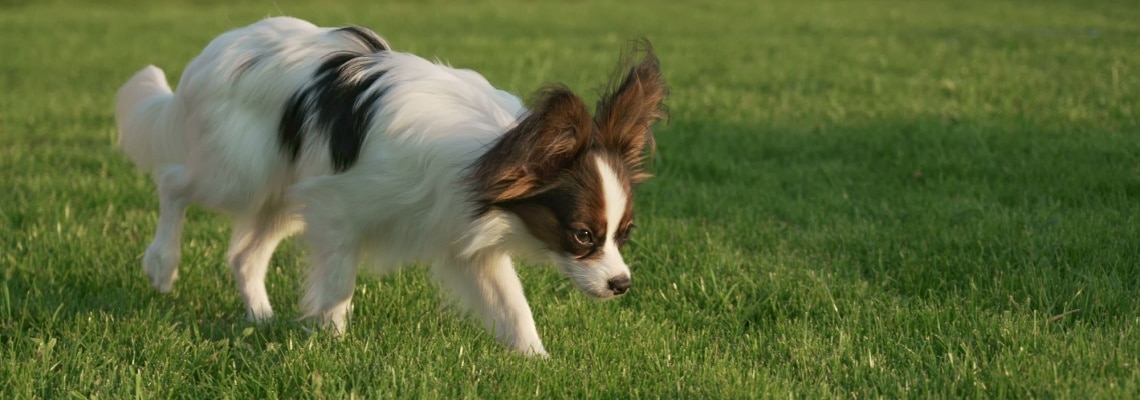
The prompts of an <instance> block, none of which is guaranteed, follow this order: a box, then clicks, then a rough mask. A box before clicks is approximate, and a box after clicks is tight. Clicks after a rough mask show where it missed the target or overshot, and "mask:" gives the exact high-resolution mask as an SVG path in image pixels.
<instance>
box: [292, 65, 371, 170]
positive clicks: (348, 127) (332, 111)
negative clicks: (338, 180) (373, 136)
mask: <svg viewBox="0 0 1140 400" xmlns="http://www.w3.org/2000/svg"><path fill="white" fill-rule="evenodd" d="M376 60H377V58H375V57H369V56H365V55H361V54H357V53H335V54H332V55H330V56H329V57H328V59H326V60H325V62H324V63H323V64H321V66H320V67H318V68H317V71H316V72H315V73H314V74H313V83H312V84H311V85H310V86H308V87H306V88H303V89H301V90H299V91H297V93H296V94H294V95H293V97H292V98H291V99H290V100H289V103H288V104H287V105H286V107H285V113H284V114H283V115H282V116H281V124H280V126H279V127H278V133H279V140H280V145H281V150H282V151H283V152H285V154H286V155H287V156H289V160H290V161H291V162H296V161H297V158H298V157H299V156H300V152H301V147H302V145H303V143H304V137H305V136H306V135H311V134H317V135H323V136H325V137H326V139H327V140H328V148H329V156H330V158H331V159H332V164H333V170H334V171H335V172H337V173H340V172H344V171H347V170H348V169H349V168H350V167H352V165H353V164H354V163H356V159H357V158H358V157H359V156H360V148H361V147H362V146H363V144H364V138H365V136H366V135H367V134H368V126H369V124H370V123H371V120H372V113H373V112H374V111H375V105H376V102H377V101H379V100H380V98H381V97H382V96H383V95H384V91H385V90H384V89H383V88H382V89H380V90H377V91H375V92H373V93H372V94H371V95H369V96H366V97H365V96H364V92H366V91H367V90H368V89H369V88H371V87H372V86H373V85H374V84H376V81H377V80H378V79H380V77H382V76H384V71H379V72H373V73H369V74H361V73H360V71H361V70H362V69H364V68H365V67H367V66H368V64H369V63H371V62H375V61H376Z"/></svg>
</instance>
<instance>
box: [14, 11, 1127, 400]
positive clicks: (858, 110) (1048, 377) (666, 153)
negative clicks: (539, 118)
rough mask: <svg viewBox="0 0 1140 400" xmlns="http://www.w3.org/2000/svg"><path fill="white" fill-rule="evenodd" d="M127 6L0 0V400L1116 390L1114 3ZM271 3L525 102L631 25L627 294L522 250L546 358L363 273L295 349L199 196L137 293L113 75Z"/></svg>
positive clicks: (291, 285)
mask: <svg viewBox="0 0 1140 400" xmlns="http://www.w3.org/2000/svg"><path fill="white" fill-rule="evenodd" d="M92 3H98V4H92ZM134 3H135V2H113V1H103V2H85V1H72V2H65V1H19V0H17V1H11V0H6V1H0V271H2V275H0V398H4V399H15V398H109V399H121V398H226V397H233V398H326V399H333V398H347V397H352V396H355V397H358V398H375V397H401V398H403V397H449V398H450V397H481V398H532V397H556V398H558V397H561V398H625V397H649V398H655V397H666V398H710V397H711V398H768V397H771V398H789V397H792V398H820V397H839V398H844V397H851V398H868V397H887V398H899V397H902V398H930V397H935V398H961V397H967V398H978V397H982V398H1116V399H1124V398H1137V397H1140V124H1138V121H1140V51H1138V49H1140V24H1137V21H1140V7H1137V6H1136V5H1135V4H1131V2H1127V1H1118V2H1107V1H1091V2H1078V1H1052V0H1047V1H1023V2H1010V1H980V0H979V1H967V2H917V1H916V2H908V1H865V0H855V1H841V0H833V1H793V0H787V1H784V0H781V1H739V2H719V1H710V2H675V3H664V2H651V1H640V0H639V1H625V2H560V3H551V4H545V5H542V4H535V3H533V2H521V1H520V2H470V3H466V4H452V3H451V2H438V3H436V2H426V3H425V2H407V3H403V2H384V1H367V2H366V1H356V2H353V3H354V4H335V5H328V4H326V3H324V2H316V1H311V2H292V1H281V0H276V1H263V0H258V1H252V2H246V3H245V4H241V5H234V4H230V2H224V1H181V2H146V3H142V2H139V3H142V4H134ZM282 14H288V15H294V16H298V17H303V18H306V19H309V20H312V21H314V22H316V23H318V24H322V25H343V24H349V23H353V24H360V25H365V26H368V27H372V28H374V29H376V30H377V31H379V32H380V33H382V34H384V35H385V36H386V37H387V38H388V39H389V40H390V42H391V43H392V44H393V46H395V47H396V48H398V49H401V50H405V51H411V52H414V53H417V54H421V55H424V56H426V57H429V58H432V57H438V58H440V59H442V60H447V61H448V62H450V63H451V64H452V65H455V66H458V67H464V68H471V69H475V70H477V71H480V72H482V73H483V74H484V75H485V76H487V78H488V79H489V80H490V81H491V82H492V83H494V84H496V85H497V86H499V87H501V88H504V89H507V90H510V91H512V92H515V93H519V94H520V95H522V96H524V97H525V96H526V95H527V94H528V93H529V92H530V91H532V90H533V89H535V88H537V87H538V86H539V85H540V84H542V83H544V82H550V81H562V82H565V83H567V84H568V85H570V86H571V87H572V88H574V89H576V90H578V91H579V92H580V93H582V94H583V95H584V96H585V97H586V98H588V99H590V100H591V101H592V100H593V99H594V98H595V96H596V95H595V89H597V88H598V87H599V86H600V85H601V84H602V83H604V81H605V80H606V78H607V77H608V75H609V73H610V71H611V69H612V68H613V65H614V64H615V62H616V60H617V57H618V54H619V52H620V50H621V49H622V48H624V47H626V45H627V43H628V39H630V38H634V37H637V36H641V35H644V36H646V37H648V38H650V39H651V40H652V41H653V42H654V44H655V47H656V48H657V52H658V55H659V56H660V58H661V59H662V63H663V68H664V69H665V74H666V78H667V80H668V82H669V83H670V84H671V86H672V89H673V94H672V96H671V97H670V98H669V100H668V104H669V107H670V109H671V111H672V121H671V122H670V123H668V124H663V125H660V126H659V127H658V129H657V130H656V132H657V138H658V142H659V148H658V157H657V158H656V161H655V163H654V169H655V171H656V173H657V178H655V179H654V180H652V181H650V183H649V184H647V185H645V186H644V187H643V188H642V191H641V192H640V193H639V197H638V204H637V207H638V225H639V230H638V232H637V233H636V235H635V237H634V241H633V242H632V244H631V245H630V246H629V247H628V248H627V250H626V252H625V253H626V259H627V260H628V261H630V263H631V265H632V266H633V269H634V282H635V285H634V288H633V291H632V292H631V294H630V295H629V296H627V297H625V298H623V299H620V300H618V301H612V302H607V303H597V302H593V301H590V300H589V299H587V298H585V296H583V295H581V294H580V293H577V291H576V290H575V289H573V288H572V287H571V285H570V284H569V283H568V281H566V280H565V279H563V278H561V277H560V276H558V274H557V273H556V272H555V271H554V270H553V269H551V268H547V267H541V266H526V267H523V268H522V270H521V274H522V275H523V280H524V282H525V283H526V285H527V294H528V297H529V298H530V302H531V306H532V307H533V309H534V312H535V318H536V319H537V321H538V327H539V332H540V334H541V335H542V337H543V339H544V341H545V344H546V347H547V349H548V350H549V351H550V352H551V354H552V356H553V357H552V358H550V359H547V360H534V359H526V358H523V357H519V356H517V355H514V354H511V353H509V352H507V351H505V350H504V349H503V348H501V347H500V346H498V345H497V344H496V343H495V342H494V339H493V338H492V337H491V336H490V335H488V334H487V333H485V332H484V331H483V330H482V329H481V328H480V327H479V326H478V325H477V324H475V323H472V322H471V321H468V320H463V319H457V318H454V316H453V315H452V314H451V313H449V312H446V311H444V312H441V310H440V304H441V303H440V301H439V300H438V297H437V293H436V289H435V288H434V287H433V286H432V285H431V284H430V283H429V282H428V280H427V279H426V274H425V273H424V271H423V270H422V269H409V270H407V271H406V272H403V273H399V274H394V275H389V276H384V277H366V278H363V279H362V280H361V282H360V283H359V284H358V286H357V292H356V297H355V304H356V314H355V319H354V320H353V321H352V325H351V327H350V332H349V334H348V336H347V337H345V338H343V339H337V338H332V337H330V336H328V335H325V334H316V335H310V334H308V333H305V332H304V331H303V330H302V329H301V328H300V327H299V325H298V324H296V323H295V322H293V318H294V317H296V306H295V304H296V303H297V301H298V294H299V286H300V284H299V277H300V276H301V271H302V270H303V267H304V266H303V265H302V263H303V259H304V257H303V249H302V248H301V246H299V243H298V242H297V241H295V240H294V241H290V242H287V243H286V244H285V245H284V246H283V247H281V248H280V249H279V251H278V253H277V254H276V256H275V258H274V261H273V267H272V268H273V270H274V272H272V273H271V276H270V279H269V286H270V287H269V291H270V297H271V298H272V299H273V301H274V304H275V305H276V308H277V310H278V313H279V316H280V318H279V320H278V321H277V322H274V323H271V324H269V325H265V326H258V325H253V324H250V323H247V322H245V320H244V310H243V308H242V305H241V299H240V297H239V295H238V292H237V291H236V290H235V289H234V287H233V286H234V284H233V280H232V278H231V277H230V276H229V272H228V268H227V267H226V265H225V263H224V260H223V256H224V252H225V246H226V244H227V237H228V233H229V223H228V221H226V220H225V219H224V218H221V217H218V216H216V215H213V214H210V213H208V212H205V211H202V210H197V209H196V210H192V211H191V212H190V214H189V222H188V225H187V230H186V234H185V236H184V241H183V254H184V258H183V262H182V268H181V274H182V277H181V280H179V282H178V283H177V284H176V286H175V291H174V293H172V294H170V295H159V294H158V293H156V292H155V291H153V290H152V289H151V288H150V287H149V286H148V285H147V282H146V279H145V277H144V276H143V274H142V271H141V268H140V265H141V254H142V252H143V250H144V249H145V246H146V244H147V243H148V242H149V241H150V239H151V235H152V233H153V229H154V226H155V223H156V218H157V200H156V197H155V196H154V187H153V185H152V184H151V182H150V180H149V179H148V178H147V177H145V176H143V175H142V174H140V173H138V172H136V171H135V170H134V169H133V167H132V166H131V165H130V164H129V162H128V161H127V159H126V157H125V156H123V155H122V154H121V153H120V152H119V151H118V150H117V149H116V148H115V141H116V132H115V129H114V120H113V104H112V97H113V95H114V92H115V90H116V89H117V88H118V86H119V85H120V84H121V83H122V82H124V81H125V80H126V79H127V78H128V77H129V76H130V75H131V74H132V73H133V72H134V71H136V70H137V69H139V68H140V67H142V66H143V65H146V64H149V63H153V64H156V65H159V66H161V67H163V68H164V69H166V71H167V74H168V76H170V77H171V79H177V76H179V74H180V73H181V71H182V68H183V67H184V66H185V65H186V63H187V62H188V61H189V60H190V59H191V58H192V57H193V56H194V55H196V54H197V52H199V51H200V50H201V49H202V47H203V46H205V44H206V43H207V42H208V41H209V40H210V39H212V38H213V37H214V36H216V35H218V34H219V33H221V32H223V31H225V30H227V29H230V28H234V27H238V26H242V25H245V24H248V23H250V22H253V21H256V20H257V19H259V18H261V17H265V16H271V15H282Z"/></svg>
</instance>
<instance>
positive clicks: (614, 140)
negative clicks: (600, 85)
mask: <svg viewBox="0 0 1140 400" xmlns="http://www.w3.org/2000/svg"><path fill="white" fill-rule="evenodd" d="M637 47H640V51H639V50H638V49H637V48H636V47H635V49H634V51H633V52H631V54H627V55H626V56H625V57H624V58H625V59H626V60H633V59H634V57H632V55H635V54H637V53H639V52H640V53H644V55H643V56H642V57H641V59H640V60H639V61H636V62H634V61H623V62H622V63H621V64H619V65H620V66H619V67H618V70H617V72H616V73H615V74H614V79H612V80H611V83H610V85H609V86H608V89H607V90H606V92H605V93H604V94H603V95H602V98H601V100H599V101H598V109H597V113H596V118H597V125H598V130H599V133H600V134H599V136H598V142H599V144H600V145H601V146H602V147H603V148H605V149H607V150H610V151H613V152H615V153H617V154H619V155H621V157H622V161H624V162H625V164H626V166H627V167H628V168H630V171H632V172H633V174H632V176H631V179H632V180H633V183H635V184H636V183H639V182H641V181H644V180H645V179H648V178H649V177H650V176H651V175H650V174H649V173H647V172H646V171H645V159H646V155H645V154H646V151H648V152H649V153H650V155H652V153H653V151H654V150H655V141H654V139H653V131H651V130H650V128H651V127H652V126H653V124H654V123H656V122H657V121H659V120H661V119H665V118H668V115H669V113H668V111H666V109H665V106H664V104H662V102H663V101H664V100H665V97H666V96H667V95H668V94H669V88H668V87H667V86H666V85H665V80H664V79H663V78H662V76H661V65H660V62H658V60H657V56H656V54H654V53H653V46H652V45H651V44H650V43H649V41H648V40H645V39H642V40H641V41H639V42H638V46H637ZM619 78H620V79H619Z"/></svg>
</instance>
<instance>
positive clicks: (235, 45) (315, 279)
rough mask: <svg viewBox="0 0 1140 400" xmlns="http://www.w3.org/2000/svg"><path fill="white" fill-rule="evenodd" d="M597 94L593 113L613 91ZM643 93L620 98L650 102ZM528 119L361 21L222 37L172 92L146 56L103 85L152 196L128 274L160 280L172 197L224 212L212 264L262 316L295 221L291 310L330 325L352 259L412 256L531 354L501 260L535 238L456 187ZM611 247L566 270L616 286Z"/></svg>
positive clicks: (336, 318) (170, 266)
mask: <svg viewBox="0 0 1140 400" xmlns="http://www.w3.org/2000/svg"><path fill="white" fill-rule="evenodd" d="M653 62H654V63H655V62H656V61H655V59H654V60H653ZM654 68H655V64H654ZM658 75H659V73H658ZM654 79H659V76H654ZM635 83H636V82H635ZM330 87H334V88H336V90H335V91H330V89H329V88H330ZM661 87H662V88H663V86H661ZM662 90H663V89H662ZM345 93H348V94H345ZM654 95H656V94H654ZM614 98H615V99H617V100H611V102H610V103H609V104H610V105H606V106H605V107H604V108H605V109H606V110H607V112H611V111H609V110H611V109H612V108H614V106H613V105H612V103H614V102H615V101H617V102H619V103H620V102H621V101H623V100H621V99H620V96H618V95H614ZM629 101H632V102H636V101H637V99H631V100H629ZM654 101H655V103H654V104H653V105H651V106H644V105H640V104H639V105H638V106H637V107H642V108H645V107H650V108H652V110H648V111H645V112H656V110H657V108H656V104H657V103H659V102H660V99H659V98H657V99H656V100H654ZM619 111H620V110H619ZM615 112H616V111H615ZM528 115H531V114H530V113H529V111H528V110H527V109H526V108H525V107H524V106H523V104H522V103H521V102H520V101H519V100H518V99H517V98H516V97H515V96H513V95H510V94H508V93H506V92H503V91H500V90H497V89H495V88H494V87H492V86H491V85H490V84H489V83H488V82H487V81H486V80H485V79H484V78H483V77H482V76H481V75H479V74H477V73H475V72H472V71H468V70H461V69H454V68H450V67H447V66H444V65H440V64H436V63H432V62H429V61H426V60H424V59H422V58H420V57H417V56H414V55H411V54H406V53H400V52H396V51H391V50H390V49H389V47H388V44H387V42H386V41H384V40H383V39H382V38H380V37H379V36H376V35H375V34H374V33H372V32H371V31H368V30H366V29H362V28H355V27H351V28H319V27H316V26H314V25H312V24H310V23H308V22H305V21H302V20H298V19H293V18H285V17H280V18H270V19H266V20H263V21H261V22H258V23H255V24H253V25H250V26H248V27H245V28H241V29H237V30H234V31H230V32H227V33H225V34H223V35H221V36H220V37H218V38H217V39H215V40H214V41H213V42H211V43H210V44H209V45H208V46H207V47H206V49H205V50H204V51H203V52H202V54H201V55H200V56H198V57H197V58H196V59H194V60H193V61H192V62H191V63H190V64H189V65H188V66H187V68H186V70H185V72H184V73H183V75H182V78H181V80H180V82H179V84H178V91H177V92H172V91H171V89H170V87H169V86H168V85H167V83H166V78H165V76H164V74H163V73H162V71H161V70H160V69H158V68H157V67H154V66H149V67H147V68H144V69H143V70H142V71H139V72H138V73H137V74H136V75H135V76H134V77H133V78H131V79H130V80H129V81H128V82H127V83H126V84H125V85H124V86H123V87H122V88H121V89H120V90H119V92H118V96H117V106H116V118H117V120H118V122H119V130H120V144H121V147H122V148H123V150H124V151H125V152H126V153H127V155H128V156H129V157H130V158H131V160H132V161H133V162H134V163H135V164H136V165H137V166H138V167H139V168H140V169H143V170H146V171H150V172H152V173H153V174H154V176H155V180H156V182H157V183H158V190H159V198H160V203H161V212H160V217H159V224H158V228H157V231H156V234H155V239H154V242H152V243H151V245H150V246H149V247H148V248H147V251H146V255H145V256H144V261H143V264H144V269H145V271H146V272H147V274H148V276H149V277H150V279H151V283H152V285H154V286H155V287H156V288H158V289H159V290H160V291H164V292H165V291H169V290H171V288H172V284H173V282H174V280H175V279H176V278H177V265H178V261H179V258H180V251H179V236H180V232H181V226H182V223H183V218H184V213H185V209H186V207H187V206H188V205H189V204H192V203H196V204H201V205H204V206H206V207H208V208H211V209H215V210H219V211H223V212H226V213H228V214H230V215H232V216H233V217H234V219H235V225H234V234H233V238H232V239H231V243H230V249H229V251H228V253H227V259H228V261H229V264H230V266H231V268H232V269H233V272H234V276H235V280H236V282H237V284H238V287H239V289H240V290H241V292H242V295H243V298H244V300H245V303H246V307H247V310H248V312H249V317H250V318H251V319H254V320H259V319H265V318H269V317H271V316H272V315H273V311H272V308H271V307H270V305H269V300H268V297H267V296H266V294H265V287H264V276H265V273H266V269H267V265H268V261H269V257H270V255H271V254H272V252H273V249H274V248H275V247H276V245H277V243H278V242H279V241H280V240H281V239H283V238H285V237H287V236H289V235H291V234H293V233H295V232H297V231H300V230H301V229H302V225H304V232H305V241H306V243H307V244H308V246H309V249H310V257H311V263H312V265H313V266H312V270H311V272H310V274H309V278H308V280H307V283H306V286H307V289H306V295H305V297H304V300H303V307H304V308H305V312H306V315H307V316H312V317H317V318H320V320H321V321H322V322H323V323H324V324H325V325H326V326H328V327H330V328H331V329H333V330H334V331H335V332H342V331H343V330H344V328H345V318H346V317H347V314H348V312H349V310H350V300H351V296H352V291H353V284H354V281H355V275H356V269H357V265H359V264H360V263H361V262H362V261H366V262H367V263H366V265H367V266H368V268H369V269H372V270H375V271H387V270H391V269H393V268H396V267H398V266H401V265H404V264H407V263H410V262H425V263H428V264H430V265H432V272H433V275H434V276H436V277H437V278H438V280H439V281H441V282H442V283H444V284H445V285H446V286H447V287H448V288H450V289H452V291H454V292H455V293H456V294H457V295H458V296H459V301H460V303H461V304H467V305H469V306H470V307H471V308H472V310H473V311H474V312H475V313H476V314H478V315H479V316H481V317H482V320H483V321H484V323H485V325H486V326H487V328H488V329H489V330H491V331H492V332H493V333H494V334H495V335H496V337H497V338H498V339H499V340H500V341H501V342H502V343H504V344H505V345H507V346H508V347H510V348H512V349H515V350H518V351H521V352H524V353H528V354H545V349H544V348H543V345H542V343H541V341H540V340H539V338H538V334H537V331H536V329H535V327H534V320H533V317H532V316H531V312H530V309H529V306H528V305H527V303H526V299H525V296H524V295H523V291H522V287H521V283H520V282H519V281H518V277H517V275H516V274H515V272H514V269H513V266H512V261H511V257H512V255H527V254H535V253H542V252H543V251H544V250H543V249H545V248H547V247H549V246H546V245H544V244H542V243H540V241H539V240H536V238H535V237H534V236H532V235H531V234H529V233H528V230H527V229H528V228H527V224H526V223H525V222H524V221H523V220H522V219H520V217H519V215H516V214H515V213H512V212H509V211H508V210H507V209H505V208H503V207H498V206H489V205H488V203H480V202H479V201H475V200H473V198H476V199H477V198H479V195H477V194H473V193H472V192H471V190H469V189H465V188H471V187H473V186H474V187H479V185H477V184H476V185H472V183H471V182H470V174H471V173H472V170H473V168H472V166H473V165H475V164H476V163H478V162H479V161H480V157H481V156H483V155H484V154H485V152H487V151H488V149H489V148H492V147H493V145H494V144H495V143H496V141H498V140H500V139H501V138H502V137H503V135H504V133H505V132H508V131H511V129H512V128H515V127H516V126H519V125H520V121H523V118H527V116H528ZM586 117H587V118H586V119H585V120H583V121H581V122H580V123H585V124H589V123H591V122H590V120H589V119H588V117H589V115H588V113H587V115H586ZM534 118H535V117H532V119H534ZM657 118H659V117H658V116H656V115H652V116H649V117H648V118H646V119H645V121H648V123H649V124H651V123H652V122H653V121H655V120H656V119H657ZM645 121H640V122H634V124H635V125H638V126H637V128H638V129H640V128H645V129H647V128H648V126H647V125H645ZM521 125H526V123H525V122H524V123H522V124H521ZM642 125H645V126H642ZM631 129H633V128H631ZM636 134H642V135H644V134H647V133H636ZM552 140H553V139H552ZM649 141H650V142H651V138H650V139H649ZM619 142H620V141H619ZM624 142H637V143H642V142H646V139H644V138H641V139H637V140H625V141H624ZM582 145H584V144H581V145H579V147H581V146H582ZM535 151H539V150H538V149H536V150H535ZM581 151H584V150H581ZM639 151H640V148H638V149H632V148H630V149H625V151H624V153H630V154H632V153H636V152H639ZM616 153H617V154H622V153H623V151H616ZM613 159H615V160H616V159H620V157H613ZM635 161H636V162H637V163H638V164H636V167H637V168H638V169H639V168H640V160H635ZM597 162H598V163H603V162H606V161H604V160H603V159H602V158H599V159H598V161H597ZM615 163H618V162H617V161H615ZM613 168H617V169H616V170H617V171H624V169H622V168H618V167H617V166H615V167H613ZM524 170H525V168H524ZM527 171H529V170H527ZM524 172H525V171H524ZM500 175H502V174H500ZM615 176H616V175H615ZM614 179H616V178H614ZM607 182H608V181H607ZM615 185H618V186H615ZM488 186H493V185H488ZM610 186H611V187H619V186H620V185H619V184H617V183H612V182H611V183H610ZM614 190H618V189H614ZM623 190H628V189H623ZM622 196H624V195H622ZM622 196H617V197H616V198H624V197H622ZM613 207H617V206H613ZM619 211H620V210H619ZM619 217H620V215H619ZM627 219H628V218H627ZM613 224H614V226H616V225H617V222H616V221H614V222H613ZM616 229H618V228H610V229H609V230H608V232H610V233H609V235H611V236H613V235H614V234H615V233H613V232H614V231H615V230H616ZM627 231H628V229H627ZM627 233H628V232H627ZM622 243H624V241H623V242H622ZM611 253H612V254H609V255H606V257H607V258H606V260H609V261H606V262H608V263H609V264H606V265H611V267H607V268H608V269H603V268H596V269H597V271H601V272H589V271H594V270H593V269H582V268H580V269H572V270H571V271H569V273H570V274H571V275H574V274H578V275H581V277H580V278H581V279H582V280H583V281H584V280H586V279H594V280H595V281H596V282H589V285H593V286H591V287H599V285H601V286H600V287H603V288H604V286H605V285H606V283H605V279H610V278H611V277H614V276H624V277H625V278H624V286H623V287H622V288H621V291H620V292H618V294H621V293H623V292H624V290H625V288H626V287H628V283H629V279H628V268H627V267H626V266H625V264H624V262H623V261H622V260H621V256H620V254H617V250H616V249H614V250H613V252H611ZM538 255H539V256H542V254H538ZM615 257H616V258H615ZM615 260H616V261H615ZM583 268H584V267H583ZM583 271H587V272H589V273H587V272H583ZM599 274H608V275H604V276H603V275H599ZM620 274H624V275H620ZM598 279H601V280H600V281H597V280H598ZM611 286H612V283H611ZM597 290H601V289H597ZM597 290H595V291H597ZM603 295H606V296H608V295H609V294H603Z"/></svg>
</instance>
